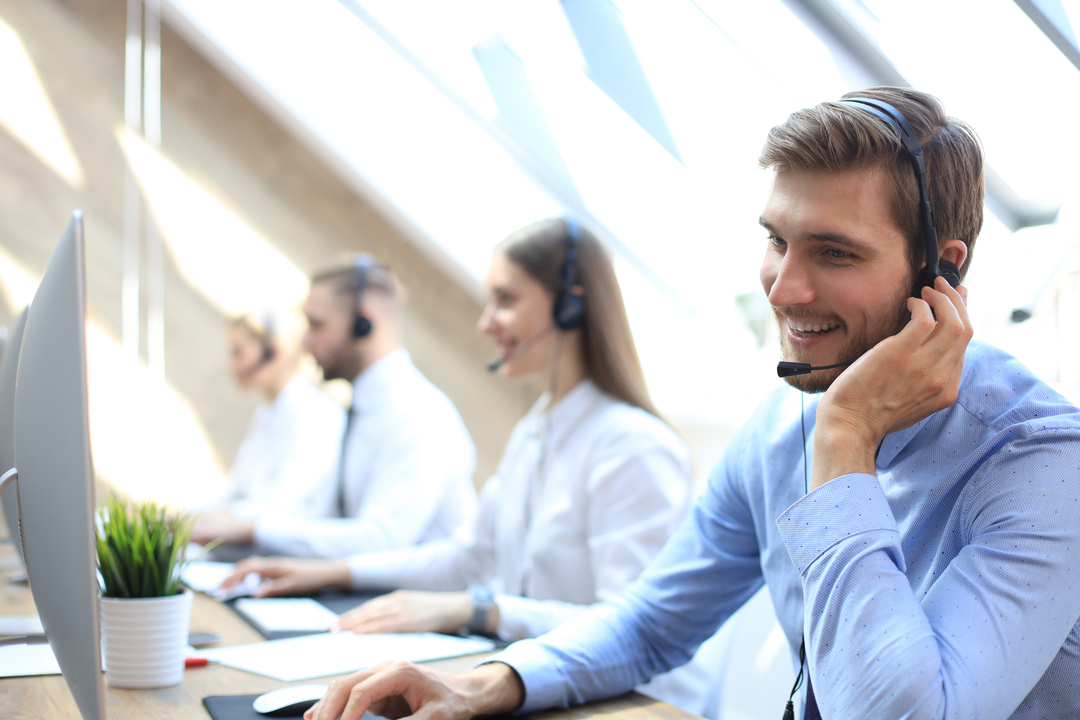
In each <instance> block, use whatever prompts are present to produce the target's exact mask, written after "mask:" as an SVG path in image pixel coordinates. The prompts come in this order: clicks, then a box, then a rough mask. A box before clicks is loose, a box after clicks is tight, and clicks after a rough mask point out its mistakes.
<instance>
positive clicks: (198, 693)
mask: <svg viewBox="0 0 1080 720" xmlns="http://www.w3.org/2000/svg"><path fill="white" fill-rule="evenodd" d="M14 555H15V551H14V548H13V546H12V545H10V544H4V545H0V615H29V614H32V613H34V601H33V598H32V596H31V593H30V588H29V587H28V586H27V585H25V584H23V585H15V584H11V583H10V582H9V581H8V578H9V576H10V575H11V574H12V572H13V571H14V570H15V569H16V567H17V566H16V564H15V559H14ZM191 628H192V631H197V632H203V631H205V632H216V633H220V634H221V636H222V638H223V639H222V643H221V645H240V644H243V643H251V642H258V641H260V640H261V639H262V637H261V636H260V635H259V634H258V633H257V632H255V630H254V629H253V628H251V626H249V625H248V624H247V623H245V622H244V621H243V620H241V619H240V618H239V617H238V616H237V615H236V614H235V613H234V612H233V611H232V610H231V609H229V608H228V607H226V606H225V605H222V604H221V603H219V602H217V601H215V600H213V599H211V598H209V597H207V596H205V595H202V594H200V593H196V594H195V602H194V605H193V607H192V611H191ZM482 657H483V655H472V656H469V657H463V658H453V659H450V660H439V661H436V662H432V663H429V665H431V666H432V667H435V668H438V669H440V670H445V671H447V672H461V671H463V670H467V669H468V668H470V667H472V666H473V665H474V664H475V663H476V662H477V661H478V659H480V658H482ZM309 682H329V680H323V679H321V678H320V679H319V680H315V681H309ZM287 684H288V683H283V682H280V681H278V680H274V679H272V678H268V677H263V676H262V675H253V674H251V673H247V672H244V671H242V670H236V669H233V668H229V667H225V666H223V665H216V664H211V665H207V666H205V667H199V668H190V669H189V670H187V671H185V673H184V682H183V683H181V684H180V685H177V686H176V687H170V688H161V689H159V690H120V689H118V688H111V687H106V688H105V697H106V701H105V706H106V712H107V714H108V720H190V719H192V718H199V719H202V720H208V719H209V717H210V716H209V715H208V714H207V712H206V709H205V708H204V707H203V704H202V699H203V698H204V697H206V696H208V695H243V694H250V693H263V692H266V691H268V690H273V689H274V688H277V687H282V686H284V685H287ZM601 715H602V716H605V720H700V719H698V718H697V716H695V715H691V714H690V713H687V712H684V711H682V710H679V709H678V708H675V707H672V706H671V705H668V704H666V703H662V702H659V701H657V700H653V699H651V698H647V697H645V696H643V695H639V694H637V693H630V694H629V695H625V696H623V697H621V698H617V699H615V700H608V701H605V702H601V703H594V704H592V705H587V706H583V707H580V708H574V709H572V710H566V711H556V712H549V713H542V714H540V715H537V716H535V718H536V720H584V719H585V718H594V717H597V716H601ZM80 717H81V716H80V715H79V711H78V709H77V708H76V706H75V700H74V698H73V697H72V696H71V693H70V692H69V691H68V688H67V685H66V684H65V683H64V679H63V678H62V677H61V676H59V675H47V676H41V677H27V678H0V718H11V719H12V720H41V719H42V718H49V719H50V720H51V719H52V718H58V719H67V718H70V719H71V720H79V718H80Z"/></svg>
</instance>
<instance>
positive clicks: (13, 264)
mask: <svg viewBox="0 0 1080 720" xmlns="http://www.w3.org/2000/svg"><path fill="white" fill-rule="evenodd" d="M39 282H41V278H39V277H34V274H33V273H31V272H30V271H29V270H27V269H26V268H25V267H23V265H22V263H20V262H19V261H18V260H16V259H15V258H13V257H12V256H11V255H10V254H8V252H7V251H6V250H4V249H3V248H0V293H3V295H4V300H5V301H6V302H7V306H8V308H10V309H11V312H12V313H13V314H16V315H17V314H19V313H21V312H22V310H23V308H24V307H26V306H27V305H29V304H30V301H31V300H33V299H34V293H35V292H37V287H38V283H39Z"/></svg>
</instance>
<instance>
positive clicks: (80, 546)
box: [15, 211, 105, 720]
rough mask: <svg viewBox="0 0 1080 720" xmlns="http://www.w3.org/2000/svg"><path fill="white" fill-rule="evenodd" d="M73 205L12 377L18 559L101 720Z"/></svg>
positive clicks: (82, 313) (79, 242)
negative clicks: (19, 536)
mask: <svg viewBox="0 0 1080 720" xmlns="http://www.w3.org/2000/svg"><path fill="white" fill-rule="evenodd" d="M84 257H85V248H84V240H83V224H82V213H81V212H78V211H76V212H75V214H74V216H73V217H72V218H71V222H70V223H68V226H67V229H66V230H64V234H63V236H61V238H60V242H59V244H57V246H56V250H54V251H53V254H52V257H51V258H50V259H49V264H48V265H47V266H46V268H45V276H44V277H43V278H42V279H41V285H40V286H39V287H38V290H37V294H36V295H34V300H33V302H31V303H30V310H29V313H28V315H27V317H26V327H25V329H24V330H23V337H22V348H21V350H20V353H19V367H18V372H17V374H16V381H15V467H16V468H17V470H18V480H17V484H18V489H19V492H18V498H19V517H20V519H21V529H22V542H23V556H24V558H25V561H26V574H27V576H28V577H29V579H30V589H31V591H32V592H33V595H34V604H35V605H36V606H37V610H38V614H39V615H40V616H41V624H42V626H43V627H44V629H45V635H46V636H47V637H48V639H49V645H51V646H52V650H53V654H54V655H56V661H57V663H58V664H59V665H60V669H61V670H62V671H63V673H64V680H65V681H66V682H67V685H68V688H69V689H70V690H71V694H72V695H74V697H75V703H76V705H78V707H79V712H81V713H82V716H83V718H84V719H85V720H105V681H104V677H103V675H102V670H101V639H100V630H99V625H98V582H97V570H96V561H95V557H96V554H95V553H96V545H95V542H94V483H93V477H94V474H93V467H92V465H91V460H90V428H89V419H88V415H87V397H86V269H85V260H84Z"/></svg>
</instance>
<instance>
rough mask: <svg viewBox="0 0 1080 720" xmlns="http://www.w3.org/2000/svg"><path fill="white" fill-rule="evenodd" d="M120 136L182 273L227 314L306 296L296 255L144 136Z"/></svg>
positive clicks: (290, 302)
mask: <svg viewBox="0 0 1080 720" xmlns="http://www.w3.org/2000/svg"><path fill="white" fill-rule="evenodd" d="M116 138H117V141H118V142H119V143H120V147H121V148H122V149H123V152H124V156H125V157H126V158H127V161H128V164H129V165H130V166H131V169H132V171H133V172H134V173H135V178H136V180H138V183H139V187H141V188H142V192H143V197H145V198H146V201H147V203H148V205H149V206H150V212H151V213H152V214H153V216H154V218H155V220H157V224H158V227H159V228H161V232H162V235H163V236H164V238H165V244H166V246H167V247H168V248H169V251H170V252H171V253H172V257H173V259H174V260H175V261H176V265H177V267H178V269H179V270H180V273H181V275H183V276H184V279H185V280H187V281H188V282H189V283H190V284H191V285H192V287H193V288H195V290H196V291H197V292H199V293H200V294H201V295H202V296H203V297H204V298H205V299H206V300H207V301H208V302H210V303H211V304H212V305H213V306H214V307H216V308H217V309H218V310H220V311H221V313H222V314H223V315H225V316H226V317H231V316H235V315H239V314H241V313H243V312H246V311H249V310H251V309H252V308H259V307H271V306H274V307H283V306H293V305H297V304H299V303H300V301H301V300H303V298H304V295H305V294H306V293H307V287H308V279H307V276H306V275H305V274H304V273H303V272H301V271H300V269H299V268H297V267H296V266H295V265H293V264H292V262H290V261H289V259H288V258H286V257H285V256H284V255H282V254H281V253H280V252H278V251H277V250H276V249H274V247H273V246H271V245H270V243H268V242H267V241H266V240H265V239H264V238H263V237H261V236H260V235H259V234H258V233H256V232H255V231H254V230H252V229H251V228H250V227H248V226H247V225H246V224H245V223H244V221H242V220H241V219H240V218H238V217H237V216H236V215H235V214H233V213H232V212H231V211H230V210H229V209H228V208H226V207H225V206H224V205H222V204H221V202H220V201H218V200H217V199H216V198H214V197H213V196H211V195H210V193H208V192H207V191H206V190H204V189H203V188H201V187H200V186H199V185H198V183H196V182H195V181H193V180H192V179H191V178H189V177H187V176H186V175H185V174H184V173H183V172H181V171H180V169H179V168H177V167H176V166H175V165H173V164H172V163H171V162H169V161H168V160H166V159H165V157H164V156H162V155H161V153H160V152H158V151H157V150H155V149H154V148H151V147H150V146H149V145H147V144H146V143H145V142H144V141H143V140H142V139H141V138H139V137H138V136H137V135H136V134H134V133H132V132H130V131H128V130H126V129H124V128H120V129H118V130H117V131H116Z"/></svg>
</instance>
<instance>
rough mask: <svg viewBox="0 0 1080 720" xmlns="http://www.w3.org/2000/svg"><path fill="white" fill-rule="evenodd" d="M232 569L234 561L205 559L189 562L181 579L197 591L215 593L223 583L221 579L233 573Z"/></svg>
mask: <svg viewBox="0 0 1080 720" xmlns="http://www.w3.org/2000/svg"><path fill="white" fill-rule="evenodd" d="M232 569H233V564H232V563H223V562H204V561H198V562H193V563H188V566H187V567H186V568H184V574H183V575H182V576H181V580H183V582H184V584H185V585H187V586H188V587H189V588H191V589H192V590H195V591H196V592H202V593H206V594H207V595H213V594H214V591H215V590H217V589H218V587H219V586H220V585H221V581H222V580H224V579H225V578H227V577H229V576H230V575H232Z"/></svg>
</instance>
